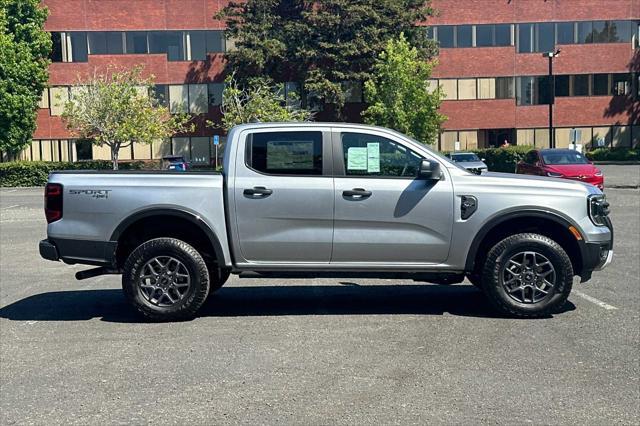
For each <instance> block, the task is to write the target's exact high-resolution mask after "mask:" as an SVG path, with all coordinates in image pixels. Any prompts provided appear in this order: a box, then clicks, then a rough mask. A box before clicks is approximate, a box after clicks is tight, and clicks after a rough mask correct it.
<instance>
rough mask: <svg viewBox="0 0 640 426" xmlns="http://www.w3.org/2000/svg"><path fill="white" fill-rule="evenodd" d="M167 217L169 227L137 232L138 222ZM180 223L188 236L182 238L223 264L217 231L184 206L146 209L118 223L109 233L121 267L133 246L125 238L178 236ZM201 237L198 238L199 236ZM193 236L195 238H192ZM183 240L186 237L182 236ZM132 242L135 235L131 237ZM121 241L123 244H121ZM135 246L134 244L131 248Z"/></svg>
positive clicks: (153, 221) (156, 221)
mask: <svg viewBox="0 0 640 426" xmlns="http://www.w3.org/2000/svg"><path fill="white" fill-rule="evenodd" d="M167 219H170V220H171V222H170V224H171V226H170V227H168V228H167V229H166V230H163V229H153V230H150V229H148V228H147V229H144V230H142V232H138V233H136V231H138V230H139V229H136V228H138V226H139V225H143V224H147V225H151V224H157V223H158V222H161V221H163V220H167ZM181 226H186V228H184V229H185V232H186V234H185V235H188V237H190V238H186V239H187V240H189V239H190V240H192V241H185V242H188V243H189V242H191V243H192V244H193V243H194V241H195V243H196V244H195V245H197V246H200V247H196V248H200V249H204V250H206V251H210V252H211V254H213V255H215V258H216V259H217V262H218V263H219V264H221V265H224V263H225V255H224V250H223V249H222V244H221V243H220V240H219V238H218V237H217V235H216V233H215V232H214V231H213V230H212V229H211V227H210V226H209V225H208V224H207V223H206V222H204V221H203V220H202V219H201V218H200V217H199V216H198V215H197V214H195V213H193V212H190V211H188V210H185V209H180V208H169V207H167V208H149V209H145V210H142V211H138V212H135V213H133V214H131V215H130V216H127V217H126V218H125V219H123V220H122V221H121V222H120V223H119V224H118V226H117V227H116V228H115V229H114V231H113V232H112V234H111V237H110V241H116V242H118V247H117V250H116V262H117V264H118V265H119V266H120V265H122V264H123V263H124V260H126V258H125V259H123V257H124V256H125V255H126V254H127V252H130V251H131V250H132V248H131V247H130V245H127V244H126V241H127V238H133V237H134V236H135V235H140V236H141V238H144V236H147V237H151V238H157V237H175V238H178V239H180V234H179V233H177V231H178V230H179V229H180V227H181ZM201 235H202V236H204V237H203V238H200V236H201ZM194 238H195V240H194ZM182 239H185V238H182ZM133 240H134V241H135V238H133ZM123 243H124V244H123ZM133 248H135V247H133Z"/></svg>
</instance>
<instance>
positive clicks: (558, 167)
mask: <svg viewBox="0 0 640 426" xmlns="http://www.w3.org/2000/svg"><path fill="white" fill-rule="evenodd" d="M544 169H545V170H546V171H548V172H554V173H562V174H563V175H565V176H567V177H574V176H581V175H587V176H591V175H593V174H594V173H595V172H596V171H597V167H596V166H594V165H593V164H553V165H545V166H544Z"/></svg>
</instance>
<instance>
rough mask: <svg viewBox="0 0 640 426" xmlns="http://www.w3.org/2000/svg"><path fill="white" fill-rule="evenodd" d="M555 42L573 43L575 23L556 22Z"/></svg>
mask: <svg viewBox="0 0 640 426" xmlns="http://www.w3.org/2000/svg"><path fill="white" fill-rule="evenodd" d="M556 43H557V44H573V43H575V25H574V23H573V22H558V23H557V24H556Z"/></svg>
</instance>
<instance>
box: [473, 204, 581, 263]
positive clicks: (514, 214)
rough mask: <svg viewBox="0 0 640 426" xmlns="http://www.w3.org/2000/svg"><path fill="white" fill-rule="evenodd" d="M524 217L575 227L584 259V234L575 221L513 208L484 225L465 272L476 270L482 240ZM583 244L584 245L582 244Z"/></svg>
mask: <svg viewBox="0 0 640 426" xmlns="http://www.w3.org/2000/svg"><path fill="white" fill-rule="evenodd" d="M523 217H533V218H539V219H546V220H551V221H553V222H555V223H557V224H558V225H561V226H562V227H564V228H565V229H567V230H568V229H569V227H570V226H573V227H574V228H576V229H577V230H578V232H579V233H580V236H581V237H582V240H580V241H578V247H579V249H580V256H581V257H582V258H584V241H585V239H584V232H583V231H582V229H580V226H578V224H577V223H575V222H574V221H573V219H571V218H569V217H567V216H565V215H563V214H562V213H560V212H557V211H554V210H548V209H540V208H525V209H522V208H518V207H515V208H512V209H509V210H506V211H502V212H500V213H498V214H497V215H496V216H494V217H492V218H490V219H489V220H488V221H486V222H485V223H484V225H482V228H480V231H478V233H477V234H476V236H475V237H474V238H473V241H472V242H471V246H470V247H469V251H468V252H467V260H466V261H465V271H467V272H470V271H473V270H474V268H475V261H476V255H477V254H478V249H479V248H480V244H481V243H482V240H484V238H485V237H486V236H487V235H488V234H489V232H490V231H491V230H493V229H494V228H495V227H496V226H498V225H500V224H501V223H504V222H506V221H508V220H512V219H517V218H523ZM581 243H582V244H581Z"/></svg>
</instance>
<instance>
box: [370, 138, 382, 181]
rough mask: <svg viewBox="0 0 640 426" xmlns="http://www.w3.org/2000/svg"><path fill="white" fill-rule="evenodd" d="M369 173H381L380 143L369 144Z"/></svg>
mask: <svg viewBox="0 0 640 426" xmlns="http://www.w3.org/2000/svg"><path fill="white" fill-rule="evenodd" d="M367 173H380V143H378V142H371V143H368V144H367Z"/></svg>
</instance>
